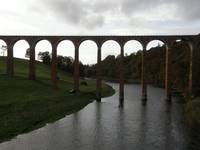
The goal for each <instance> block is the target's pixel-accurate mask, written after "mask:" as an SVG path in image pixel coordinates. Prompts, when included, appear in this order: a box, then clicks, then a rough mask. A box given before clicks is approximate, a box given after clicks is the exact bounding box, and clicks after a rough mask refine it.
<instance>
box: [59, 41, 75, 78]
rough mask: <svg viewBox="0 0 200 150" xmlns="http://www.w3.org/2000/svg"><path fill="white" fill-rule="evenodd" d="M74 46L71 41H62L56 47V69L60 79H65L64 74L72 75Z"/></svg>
mask: <svg viewBox="0 0 200 150" xmlns="http://www.w3.org/2000/svg"><path fill="white" fill-rule="evenodd" d="M74 51H75V46H74V43H73V42H72V41H71V40H62V41H60V42H59V43H58V45H57V67H58V69H59V70H62V71H64V72H60V71H59V72H58V77H59V78H60V79H67V76H66V74H69V75H71V76H72V75H73V71H74V53H75V52H74Z"/></svg>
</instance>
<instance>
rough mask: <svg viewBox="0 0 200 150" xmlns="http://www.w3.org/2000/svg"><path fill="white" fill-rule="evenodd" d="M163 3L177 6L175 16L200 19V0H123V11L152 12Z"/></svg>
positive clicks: (130, 12)
mask: <svg viewBox="0 0 200 150" xmlns="http://www.w3.org/2000/svg"><path fill="white" fill-rule="evenodd" d="M163 4H165V5H172V4H173V5H174V6H176V8H177V10H176V11H177V14H175V15H174V16H173V17H176V18H179V19H183V20H200V13H199V10H200V1H199V0H153V1H151V0H122V3H121V11H122V12H123V13H125V14H126V15H128V16H130V15H131V14H134V13H140V12H146V13H147V14H150V13H151V11H152V10H154V9H158V8H159V6H161V5H163ZM166 9H170V8H166ZM163 11H166V10H163Z"/></svg>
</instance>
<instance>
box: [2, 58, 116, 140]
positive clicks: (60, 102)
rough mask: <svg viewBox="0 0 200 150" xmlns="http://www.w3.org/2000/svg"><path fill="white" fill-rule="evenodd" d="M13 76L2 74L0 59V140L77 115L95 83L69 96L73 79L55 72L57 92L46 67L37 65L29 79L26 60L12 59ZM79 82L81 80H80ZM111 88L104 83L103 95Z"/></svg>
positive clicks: (106, 94)
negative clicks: (74, 113) (31, 79)
mask: <svg viewBox="0 0 200 150" xmlns="http://www.w3.org/2000/svg"><path fill="white" fill-rule="evenodd" d="M14 64H15V76H14V77H13V78H8V77H7V76H6V75H5V69H6V68H5V58H4V57H0V95H1V98H0V116H1V119H0V124H1V126H0V141H3V140H5V139H8V138H11V137H13V136H16V135H18V134H20V133H24V132H27V131H30V130H32V129H36V128H38V127H41V126H44V125H45V124H46V123H47V122H52V121H55V120H57V119H59V118H62V117H64V116H65V115H67V114H70V113H72V112H76V111H78V110H80V109H81V108H83V107H84V106H86V105H87V104H88V103H90V102H92V101H93V100H94V98H95V81H92V80H91V81H85V82H87V86H86V85H81V87H80V93H79V94H78V95H77V94H70V93H69V90H70V89H72V88H73V78H72V76H71V75H70V74H67V73H65V72H63V71H58V76H59V78H60V80H59V82H58V90H55V89H53V88H52V85H51V80H50V68H49V66H47V65H45V64H43V63H41V62H37V64H36V68H37V71H36V72H37V80H36V81H30V80H28V77H27V75H28V61H27V60H22V59H15V60H14ZM80 82H81V81H80ZM113 93H114V91H113V89H112V88H111V87H109V86H108V85H106V84H103V89H102V95H103V96H109V95H112V94H113Z"/></svg>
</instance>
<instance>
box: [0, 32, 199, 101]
mask: <svg viewBox="0 0 200 150" xmlns="http://www.w3.org/2000/svg"><path fill="white" fill-rule="evenodd" d="M0 39H1V40H3V41H4V42H5V43H6V44H7V48H8V51H7V63H6V64H7V65H6V68H7V69H6V70H7V74H8V75H9V76H10V77H12V76H13V75H14V64H13V47H14V44H15V43H16V42H17V41H19V40H25V41H27V42H28V44H29V46H30V60H29V75H28V76H29V79H30V80H35V79H36V68H35V47H36V44H37V43H38V42H39V41H41V40H47V41H49V42H50V43H51V45H52V63H51V80H52V83H53V86H54V87H55V88H57V46H58V44H59V43H60V42H61V41H64V40H70V41H71V42H72V43H73V44H74V47H75V56H74V58H75V63H74V90H75V91H76V92H79V46H80V44H81V43H82V42H84V41H86V40H91V41H94V42H95V43H96V45H97V48H98V49H97V51H98V52H97V75H96V98H97V100H101V82H102V77H101V76H102V75H101V47H102V45H103V43H104V42H106V41H108V40H113V41H116V42H117V43H118V44H119V45H120V48H121V53H120V56H121V57H120V78H119V83H120V84H119V85H120V88H119V89H120V96H119V98H120V100H123V99H124V70H123V68H124V64H123V62H124V61H123V59H124V45H125V44H126V43H127V42H128V41H131V40H136V41H138V42H140V43H141V45H142V47H143V51H142V67H141V72H142V73H141V85H142V86H141V87H142V88H141V91H142V92H141V93H142V99H143V100H146V99H147V82H146V67H145V66H146V65H145V64H146V61H145V55H146V51H147V45H148V43H150V42H151V41H154V40H159V41H162V42H163V43H164V45H165V47H166V55H165V58H166V59H165V96H166V99H168V100H170V99H171V92H170V89H171V88H170V87H171V80H170V66H171V64H170V54H171V53H172V49H171V47H172V46H173V44H174V43H175V42H176V41H177V40H182V41H185V42H187V44H188V47H189V51H190V61H189V62H190V63H189V79H188V93H189V94H191V93H192V85H193V78H192V75H193V49H195V48H197V46H198V44H199V41H200V36H199V35H166V36H165V35H163V36H157V35H156V36H0Z"/></svg>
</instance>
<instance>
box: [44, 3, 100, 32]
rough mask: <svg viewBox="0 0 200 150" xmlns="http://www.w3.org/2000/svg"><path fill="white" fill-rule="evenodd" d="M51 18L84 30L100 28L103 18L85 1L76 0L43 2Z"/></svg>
mask: <svg viewBox="0 0 200 150" xmlns="http://www.w3.org/2000/svg"><path fill="white" fill-rule="evenodd" d="M43 5H45V7H46V8H47V11H49V12H50V13H51V14H52V15H53V16H54V15H55V17H58V18H60V19H62V20H65V21H66V22H68V23H72V24H76V25H79V26H84V27H85V28H90V27H91V28H96V27H101V26H102V25H103V23H104V17H102V15H101V14H99V13H97V12H95V11H94V9H93V8H94V7H92V5H91V4H90V3H88V2H85V1H81V0H80V1H76V0H56V1H55V0H45V1H44V4H43Z"/></svg>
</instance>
